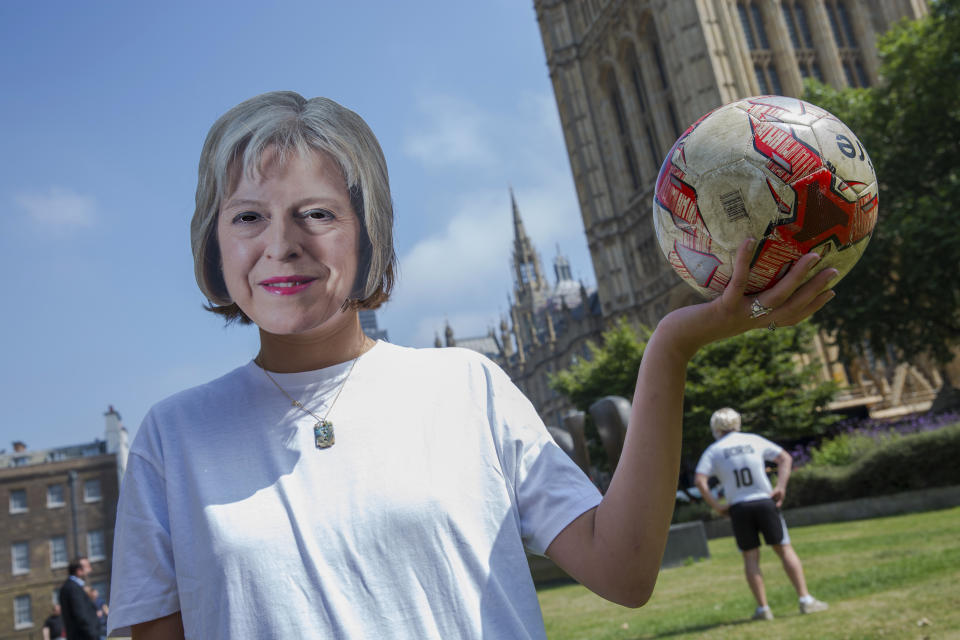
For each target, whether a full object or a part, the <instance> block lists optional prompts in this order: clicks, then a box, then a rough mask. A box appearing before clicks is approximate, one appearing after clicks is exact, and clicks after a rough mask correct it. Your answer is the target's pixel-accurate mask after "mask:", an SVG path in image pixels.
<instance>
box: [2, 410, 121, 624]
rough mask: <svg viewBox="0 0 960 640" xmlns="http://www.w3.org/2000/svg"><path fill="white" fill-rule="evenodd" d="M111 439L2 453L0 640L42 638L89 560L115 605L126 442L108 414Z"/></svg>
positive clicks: (17, 447) (16, 446)
mask: <svg viewBox="0 0 960 640" xmlns="http://www.w3.org/2000/svg"><path fill="white" fill-rule="evenodd" d="M104 417H105V421H106V430H105V438H104V439H103V440H99V439H98V440H95V441H93V442H88V443H84V444H79V445H72V446H66V447H56V448H53V449H44V450H37V451H33V450H28V449H27V447H26V445H25V444H24V443H23V442H14V443H13V452H12V453H0V500H2V501H3V502H2V504H0V638H3V639H6V638H40V637H42V635H41V630H42V627H43V622H44V620H45V619H46V618H47V616H48V615H50V612H51V609H52V607H53V604H54V603H55V602H56V601H57V591H58V590H59V588H60V585H61V584H63V581H64V580H65V579H66V577H67V564H68V563H69V561H70V560H71V559H73V558H75V557H77V556H81V555H83V556H87V558H89V560H90V564H91V566H92V567H93V573H92V574H91V576H90V577H89V579H88V583H89V584H91V585H92V586H93V587H94V588H96V589H97V590H99V591H100V594H101V595H102V596H103V597H104V598H107V597H109V582H110V559H111V555H112V552H113V527H114V522H115V519H116V510H117V498H118V495H119V491H120V478H121V477H122V475H123V471H124V468H125V467H126V457H127V451H128V442H127V435H126V429H124V428H123V426H122V425H121V424H120V415H119V414H118V413H117V412H116V411H114V409H113V407H110V409H109V410H108V411H107V413H106V414H104Z"/></svg>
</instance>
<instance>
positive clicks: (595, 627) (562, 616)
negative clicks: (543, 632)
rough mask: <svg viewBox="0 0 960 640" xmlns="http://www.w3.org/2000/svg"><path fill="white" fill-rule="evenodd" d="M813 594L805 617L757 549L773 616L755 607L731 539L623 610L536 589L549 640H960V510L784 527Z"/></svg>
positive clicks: (579, 590) (775, 562) (770, 560)
mask: <svg viewBox="0 0 960 640" xmlns="http://www.w3.org/2000/svg"><path fill="white" fill-rule="evenodd" d="M790 537H791V538H792V541H793V545H794V548H795V549H796V550H797V553H798V555H799V556H800V559H801V561H802V562H803V568H804V572H805V573H806V577H807V584H808V586H809V588H810V592H811V593H813V595H815V596H816V597H817V598H819V599H821V600H825V601H827V602H829V603H830V609H829V610H828V611H825V612H822V613H817V614H812V615H807V616H801V615H800V613H799V611H798V610H797V598H796V594H795V592H794V591H793V587H791V586H790V582H789V580H788V579H787V576H786V574H785V573H784V572H783V569H782V568H781V566H780V561H779V559H778V558H777V557H776V555H775V554H774V553H773V551H772V550H771V549H769V548H763V549H762V551H761V556H760V557H761V565H762V568H763V572H764V579H765V581H766V585H767V599H768V600H769V602H770V606H771V608H772V609H773V612H774V614H775V615H776V619H775V620H773V621H770V622H750V620H749V618H750V616H751V615H752V614H753V610H754V607H755V606H756V604H755V602H754V600H753V597H752V596H751V595H750V591H749V589H748V588H747V583H746V580H744V577H743V563H742V560H741V557H740V553H739V552H738V551H737V549H736V545H735V543H734V541H733V538H720V539H718V540H712V541H710V558H709V559H705V560H701V561H700V562H696V563H691V564H688V565H687V566H684V567H679V568H675V569H666V570H664V571H662V572H661V573H660V577H659V579H658V581H657V587H656V589H655V590H654V593H653V597H652V598H651V599H650V602H648V603H647V604H646V605H645V606H644V607H642V608H640V609H626V608H624V607H620V606H618V605H615V604H612V603H609V602H607V601H606V600H603V599H602V598H600V597H598V596H596V595H594V594H593V593H591V592H590V591H587V590H586V589H585V588H583V587H581V586H580V585H577V584H566V585H562V586H555V587H546V588H543V589H540V591H539V596H540V605H541V607H542V609H543V617H544V622H545V623H546V627H547V636H548V637H549V638H550V639H551V640H565V639H577V640H588V639H589V640H593V639H594V638H596V639H607V638H617V639H623V640H627V639H640V638H737V639H739V638H803V639H805V640H819V639H820V638H864V639H866V638H960V507H958V508H954V509H947V510H944V511H932V512H928V513H921V514H911V515H905V516H896V517H892V518H878V519H874V520H861V521H857V522H844V523H838V524H827V525H818V526H814V527H798V528H793V529H791V530H790Z"/></svg>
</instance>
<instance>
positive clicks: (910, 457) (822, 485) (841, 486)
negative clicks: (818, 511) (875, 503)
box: [784, 424, 960, 509]
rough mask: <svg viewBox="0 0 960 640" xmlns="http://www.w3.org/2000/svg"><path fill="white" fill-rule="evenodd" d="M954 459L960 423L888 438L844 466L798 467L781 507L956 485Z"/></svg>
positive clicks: (958, 453)
mask: <svg viewBox="0 0 960 640" xmlns="http://www.w3.org/2000/svg"><path fill="white" fill-rule="evenodd" d="M838 448H839V445H838ZM957 460H960V424H955V425H953V426H950V427H944V428H942V429H939V430H938V431H930V432H926V433H916V434H912V435H906V436H902V437H896V438H889V439H886V440H885V441H880V442H879V443H878V444H877V445H876V446H875V448H873V450H872V451H869V452H867V453H865V454H864V455H863V456H862V457H860V458H858V459H856V460H855V461H854V462H852V463H851V464H848V465H846V466H815V465H808V466H806V467H804V468H802V469H797V470H796V471H795V472H794V473H793V474H792V476H791V478H790V484H789V486H788V488H787V500H786V503H785V504H784V508H788V509H789V508H794V507H805V506H808V505H813V504H822V503H825V502H836V501H839V500H854V499H857V498H866V497H871V496H879V495H887V494H891V493H898V492H900V491H912V490H916V489H929V488H933V487H945V486H950V485H954V484H960V465H958V464H957Z"/></svg>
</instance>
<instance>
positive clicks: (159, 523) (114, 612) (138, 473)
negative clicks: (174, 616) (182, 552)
mask: <svg viewBox="0 0 960 640" xmlns="http://www.w3.org/2000/svg"><path fill="white" fill-rule="evenodd" d="M148 420H149V416H148V419H147V420H145V421H144V425H143V426H141V427H140V433H138V434H137V435H138V438H139V437H141V436H142V437H143V439H147V438H148V435H149V434H148V433H147V432H148V431H149V427H148V425H147V421H148ZM137 444H138V443H137V442H135V443H134V447H133V450H132V451H131V453H130V456H129V458H128V460H127V469H126V471H125V473H124V476H123V480H122V482H121V488H120V499H119V502H118V504H117V524H116V529H115V532H114V539H113V573H112V576H111V582H110V616H109V617H108V619H107V621H108V625H109V635H110V636H129V635H130V626H131V625H133V624H138V623H140V622H146V621H148V620H155V619H157V618H162V617H164V616H167V615H170V614H171V613H175V612H177V611H179V610H180V599H179V596H178V593H177V581H176V573H175V571H174V560H173V547H172V544H171V539H170V518H169V512H168V510H167V499H166V480H165V478H164V475H163V472H162V468H161V466H160V465H159V464H158V463H157V462H154V461H152V460H151V459H150V456H149V455H148V454H146V452H143V451H142V448H139V447H137ZM138 449H140V451H139V452H138Z"/></svg>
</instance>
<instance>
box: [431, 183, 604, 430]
mask: <svg viewBox="0 0 960 640" xmlns="http://www.w3.org/2000/svg"><path fill="white" fill-rule="evenodd" d="M510 206H511V208H512V213H513V272H514V288H513V296H512V298H511V299H510V311H509V321H508V320H507V319H506V318H504V319H502V320H501V322H500V332H499V334H498V332H497V331H496V330H495V329H493V328H492V327H491V328H490V329H489V331H488V333H487V335H483V336H476V337H467V338H456V337H455V336H454V331H453V329H452V328H451V327H450V325H449V324H447V326H446V327H445V330H444V338H445V340H444V341H442V342H441V340H440V336H439V335H438V336H437V338H436V342H435V345H436V346H437V347H441V346H447V347H452V346H457V347H466V348H468V349H473V350H474V351H478V352H480V353H482V354H484V355H486V356H487V357H488V358H490V359H491V360H493V361H494V362H496V363H497V364H499V365H500V366H501V367H503V369H504V370H505V371H506V372H507V374H508V375H509V376H510V378H511V380H512V381H513V382H514V384H516V385H517V386H518V387H519V388H520V390H521V391H523V392H524V394H525V395H526V396H527V398H529V399H530V401H531V402H532V403H533V406H534V407H535V408H536V409H537V412H538V413H539V414H540V417H541V418H542V419H543V420H544V421H545V422H547V423H548V424H552V425H559V424H561V419H562V416H563V414H564V413H566V412H567V411H569V410H570V409H572V408H573V407H572V405H570V403H569V402H568V401H567V400H566V398H564V397H563V396H561V395H560V394H559V393H558V392H556V391H554V390H553V389H552V388H551V387H550V384H549V378H550V375H551V374H553V373H556V372H558V371H561V370H563V369H566V368H567V367H569V366H570V364H572V363H573V362H576V360H577V359H578V358H589V357H590V350H589V349H588V348H587V341H589V340H593V341H594V342H599V341H600V334H601V332H602V329H603V326H602V320H601V316H600V305H599V302H598V300H597V292H596V290H595V289H592V288H591V289H588V288H587V287H586V286H584V284H583V283H581V282H577V281H576V280H574V278H573V274H572V273H571V270H570V263H569V261H568V260H567V258H566V257H565V256H563V254H562V253H560V248H559V247H557V256H556V258H555V259H554V265H553V271H554V283H553V284H550V282H549V281H548V280H547V278H546V276H545V274H544V271H543V265H542V263H541V260H540V255H539V253H538V252H537V250H536V248H535V247H534V245H533V242H532V241H531V240H530V237H529V236H528V235H527V232H526V230H525V229H524V225H523V219H522V217H521V215H520V208H519V207H518V206H517V201H516V198H515V197H514V194H513V190H512V189H511V191H510Z"/></svg>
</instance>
